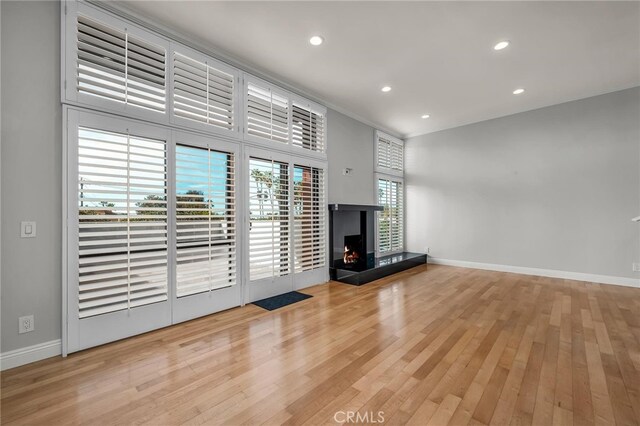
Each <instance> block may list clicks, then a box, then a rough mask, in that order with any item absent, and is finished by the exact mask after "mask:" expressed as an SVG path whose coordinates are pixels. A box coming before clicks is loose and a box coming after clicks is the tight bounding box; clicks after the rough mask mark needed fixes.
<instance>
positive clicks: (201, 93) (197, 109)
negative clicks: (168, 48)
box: [173, 53, 235, 130]
mask: <svg viewBox="0 0 640 426" xmlns="http://www.w3.org/2000/svg"><path fill="white" fill-rule="evenodd" d="M234 83H235V77H234V75H233V74H230V73H228V72H225V71H222V70H220V69H218V68H216V67H214V66H211V64H209V63H208V62H201V61H197V60H195V59H192V58H189V57H187V56H185V55H182V54H180V53H175V54H174V57H173V114H174V115H175V116H176V117H182V118H186V119H189V120H194V121H197V122H201V123H205V124H208V125H211V126H214V127H217V128H222V129H225V130H234V124H235V123H234V119H235V117H234V112H235V104H234V98H235V97H234V93H235V84H234Z"/></svg>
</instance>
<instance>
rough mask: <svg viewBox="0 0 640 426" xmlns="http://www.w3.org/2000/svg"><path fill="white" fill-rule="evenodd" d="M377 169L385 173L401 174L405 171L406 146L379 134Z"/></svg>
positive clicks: (377, 137)
mask: <svg viewBox="0 0 640 426" xmlns="http://www.w3.org/2000/svg"><path fill="white" fill-rule="evenodd" d="M376 139H377V143H376V145H377V148H376V150H377V158H378V161H377V164H376V166H377V169H378V170H379V171H383V172H392V173H393V174H398V173H401V172H402V171H403V170H404V145H403V143H402V141H401V140H399V139H395V138H392V137H391V136H388V135H385V134H383V133H380V132H377V136H376Z"/></svg>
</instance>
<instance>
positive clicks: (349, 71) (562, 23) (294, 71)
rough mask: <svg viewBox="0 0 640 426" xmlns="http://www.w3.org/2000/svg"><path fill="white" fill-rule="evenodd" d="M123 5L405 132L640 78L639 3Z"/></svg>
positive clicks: (443, 126)
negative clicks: (501, 46) (317, 41)
mask: <svg viewBox="0 0 640 426" xmlns="http://www.w3.org/2000/svg"><path fill="white" fill-rule="evenodd" d="M118 4H119V5H121V6H124V7H125V8H127V9H129V10H130V11H133V12H135V13H138V14H140V15H143V16H145V17H148V18H150V19H151V20H152V21H155V22H157V23H159V24H162V25H164V26H166V27H169V28H171V29H173V30H175V31H177V32H178V33H181V34H183V35H185V36H189V37H190V38H192V39H193V40H195V41H196V42H197V43H200V44H206V45H207V46H210V47H211V48H212V49H215V50H217V51H219V52H222V53H224V54H227V55H229V56H230V57H232V58H235V59H237V60H239V61H240V62H242V63H245V64H247V65H249V66H251V67H254V68H256V69H258V70H261V71H263V72H265V73H268V74H269V75H272V76H273V77H275V78H277V79H281V80H284V81H287V82H289V83H290V84H291V85H292V86H294V87H299V88H300V89H302V90H304V91H306V92H308V93H309V94H312V95H314V96H316V97H317V98H319V99H320V100H323V101H325V102H326V103H328V104H329V106H336V107H338V108H339V109H341V110H345V111H348V112H350V113H351V114H353V115H355V116H358V117H361V118H363V119H365V120H367V121H368V122H370V123H374V124H375V125H378V126H380V127H382V128H385V129H388V130H390V131H393V132H394V133H396V134H397V135H401V136H407V135H416V134H422V133H428V132H433V131H437V130H441V129H446V128H451V127H455V126H460V125H463V124H467V123H473V122H477V121H482V120H487V119H491V118H495V117H500V116H504V115H509V114H514V113H517V112H522V111H527V110H531V109H535V108H540V107H543V106H547V105H553V104H557V103H561V102H565V101H569V100H574V99H580V98H585V97H589V96H593V95H597V94H602V93H607V92H612V91H616V90H621V89H625V88H629V87H633V86H637V85H640V3H638V2H515V1H512V2H484V1H482V2H324V1H318V2H271V1H260V2H241V1H232V2H214V1H194V2H192V1H165V2H151V1H120V2H118ZM314 34H319V35H322V36H323V37H324V38H325V43H324V44H322V45H321V46H319V47H313V46H311V45H310V44H309V42H308V40H309V37H310V36H311V35H314ZM503 39H508V40H510V41H511V45H510V46H509V47H508V48H507V49H505V50H502V51H499V52H496V51H494V50H493V45H494V44H495V43H496V42H497V41H500V40H503ZM384 85H389V86H391V87H392V88H393V90H391V92H389V93H382V92H381V91H380V88H381V87H382V86H384ZM518 87H524V88H525V89H526V92H525V93H524V94H522V95H518V96H515V95H513V94H512V91H513V90H514V89H516V88H518ZM422 114H431V118H429V119H426V120H423V119H421V118H420V116H421V115H422Z"/></svg>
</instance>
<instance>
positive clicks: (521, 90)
mask: <svg viewBox="0 0 640 426" xmlns="http://www.w3.org/2000/svg"><path fill="white" fill-rule="evenodd" d="M520 93H524V89H516V90H514V91H513V94H514V95H519V94H520Z"/></svg>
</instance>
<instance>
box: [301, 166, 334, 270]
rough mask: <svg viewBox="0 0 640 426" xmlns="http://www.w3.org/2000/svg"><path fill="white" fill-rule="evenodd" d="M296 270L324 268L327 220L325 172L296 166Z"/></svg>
mask: <svg viewBox="0 0 640 426" xmlns="http://www.w3.org/2000/svg"><path fill="white" fill-rule="evenodd" d="M293 184H294V231H293V233H294V255H295V262H294V270H295V272H296V273H299V272H303V271H309V270H313V269H317V268H321V267H324V265H325V259H326V253H325V246H326V244H325V241H326V227H325V223H326V220H325V219H326V216H325V214H326V213H325V211H326V208H325V192H324V189H325V188H324V170H322V169H318V168H315V167H306V166H298V165H296V166H294V172H293Z"/></svg>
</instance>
